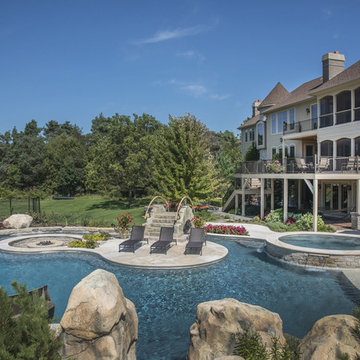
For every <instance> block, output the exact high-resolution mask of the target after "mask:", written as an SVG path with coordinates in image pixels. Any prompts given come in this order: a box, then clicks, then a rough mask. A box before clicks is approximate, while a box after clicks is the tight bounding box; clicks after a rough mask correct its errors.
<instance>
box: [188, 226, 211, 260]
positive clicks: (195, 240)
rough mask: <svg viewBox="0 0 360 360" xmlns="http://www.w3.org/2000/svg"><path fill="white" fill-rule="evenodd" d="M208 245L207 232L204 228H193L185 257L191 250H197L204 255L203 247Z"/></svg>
mask: <svg viewBox="0 0 360 360" xmlns="http://www.w3.org/2000/svg"><path fill="white" fill-rule="evenodd" d="M204 243H205V245H206V240H205V230H204V229H203V228H191V230H190V236H189V241H188V243H187V244H186V247H185V255H186V254H187V253H188V252H191V250H197V251H199V252H200V255H202V247H203V245H204Z"/></svg>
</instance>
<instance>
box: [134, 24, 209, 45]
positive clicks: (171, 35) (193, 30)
mask: <svg viewBox="0 0 360 360" xmlns="http://www.w3.org/2000/svg"><path fill="white" fill-rule="evenodd" d="M209 29H210V27H209V26H206V25H196V26H192V27H188V28H177V29H175V30H162V31H158V32H157V33H155V35H153V36H152V37H149V38H147V39H142V40H139V41H135V44H153V43H158V42H161V41H166V40H172V39H179V38H182V37H186V36H193V35H197V34H201V33H203V32H206V31H209Z"/></svg>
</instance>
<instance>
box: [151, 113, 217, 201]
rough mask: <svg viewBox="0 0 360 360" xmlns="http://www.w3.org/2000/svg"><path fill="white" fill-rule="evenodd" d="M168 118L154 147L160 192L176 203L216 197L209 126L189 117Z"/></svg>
mask: <svg viewBox="0 0 360 360" xmlns="http://www.w3.org/2000/svg"><path fill="white" fill-rule="evenodd" d="M169 118H170V120H169V125H168V126H166V127H163V129H162V131H161V135H160V136H158V137H157V142H156V146H155V148H154V151H155V156H154V161H155V172H154V174H155V177H156V183H157V186H158V190H159V192H160V193H161V194H163V195H164V196H165V197H166V198H168V199H171V200H173V201H174V200H179V199H181V198H182V197H183V196H184V195H189V196H190V197H191V198H192V199H193V200H206V199H208V198H210V197H213V196H214V192H215V190H216V189H217V181H216V171H215V168H214V163H213V158H212V155H211V153H210V138H209V132H208V130H207V128H206V126H205V125H203V124H202V123H201V122H200V121H198V120H197V119H196V118H195V117H194V116H192V115H190V114H187V115H186V116H182V117H171V116H170V117H169Z"/></svg>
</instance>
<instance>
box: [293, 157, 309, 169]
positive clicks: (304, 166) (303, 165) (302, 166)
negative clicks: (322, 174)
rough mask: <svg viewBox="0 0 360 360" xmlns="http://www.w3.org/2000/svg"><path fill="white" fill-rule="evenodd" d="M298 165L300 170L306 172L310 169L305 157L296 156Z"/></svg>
mask: <svg viewBox="0 0 360 360" xmlns="http://www.w3.org/2000/svg"><path fill="white" fill-rule="evenodd" d="M295 161H296V167H297V168H298V169H299V171H300V172H306V171H307V170H309V166H308V165H307V164H306V163H305V160H304V159H303V158H296V159H295Z"/></svg>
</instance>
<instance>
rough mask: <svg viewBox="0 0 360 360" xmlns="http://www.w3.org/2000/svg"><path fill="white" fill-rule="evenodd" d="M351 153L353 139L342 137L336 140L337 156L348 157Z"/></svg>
mask: <svg viewBox="0 0 360 360" xmlns="http://www.w3.org/2000/svg"><path fill="white" fill-rule="evenodd" d="M350 155H351V140H350V139H346V138H344V139H340V140H338V141H337V142H336V156H337V157H348V156H350Z"/></svg>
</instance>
